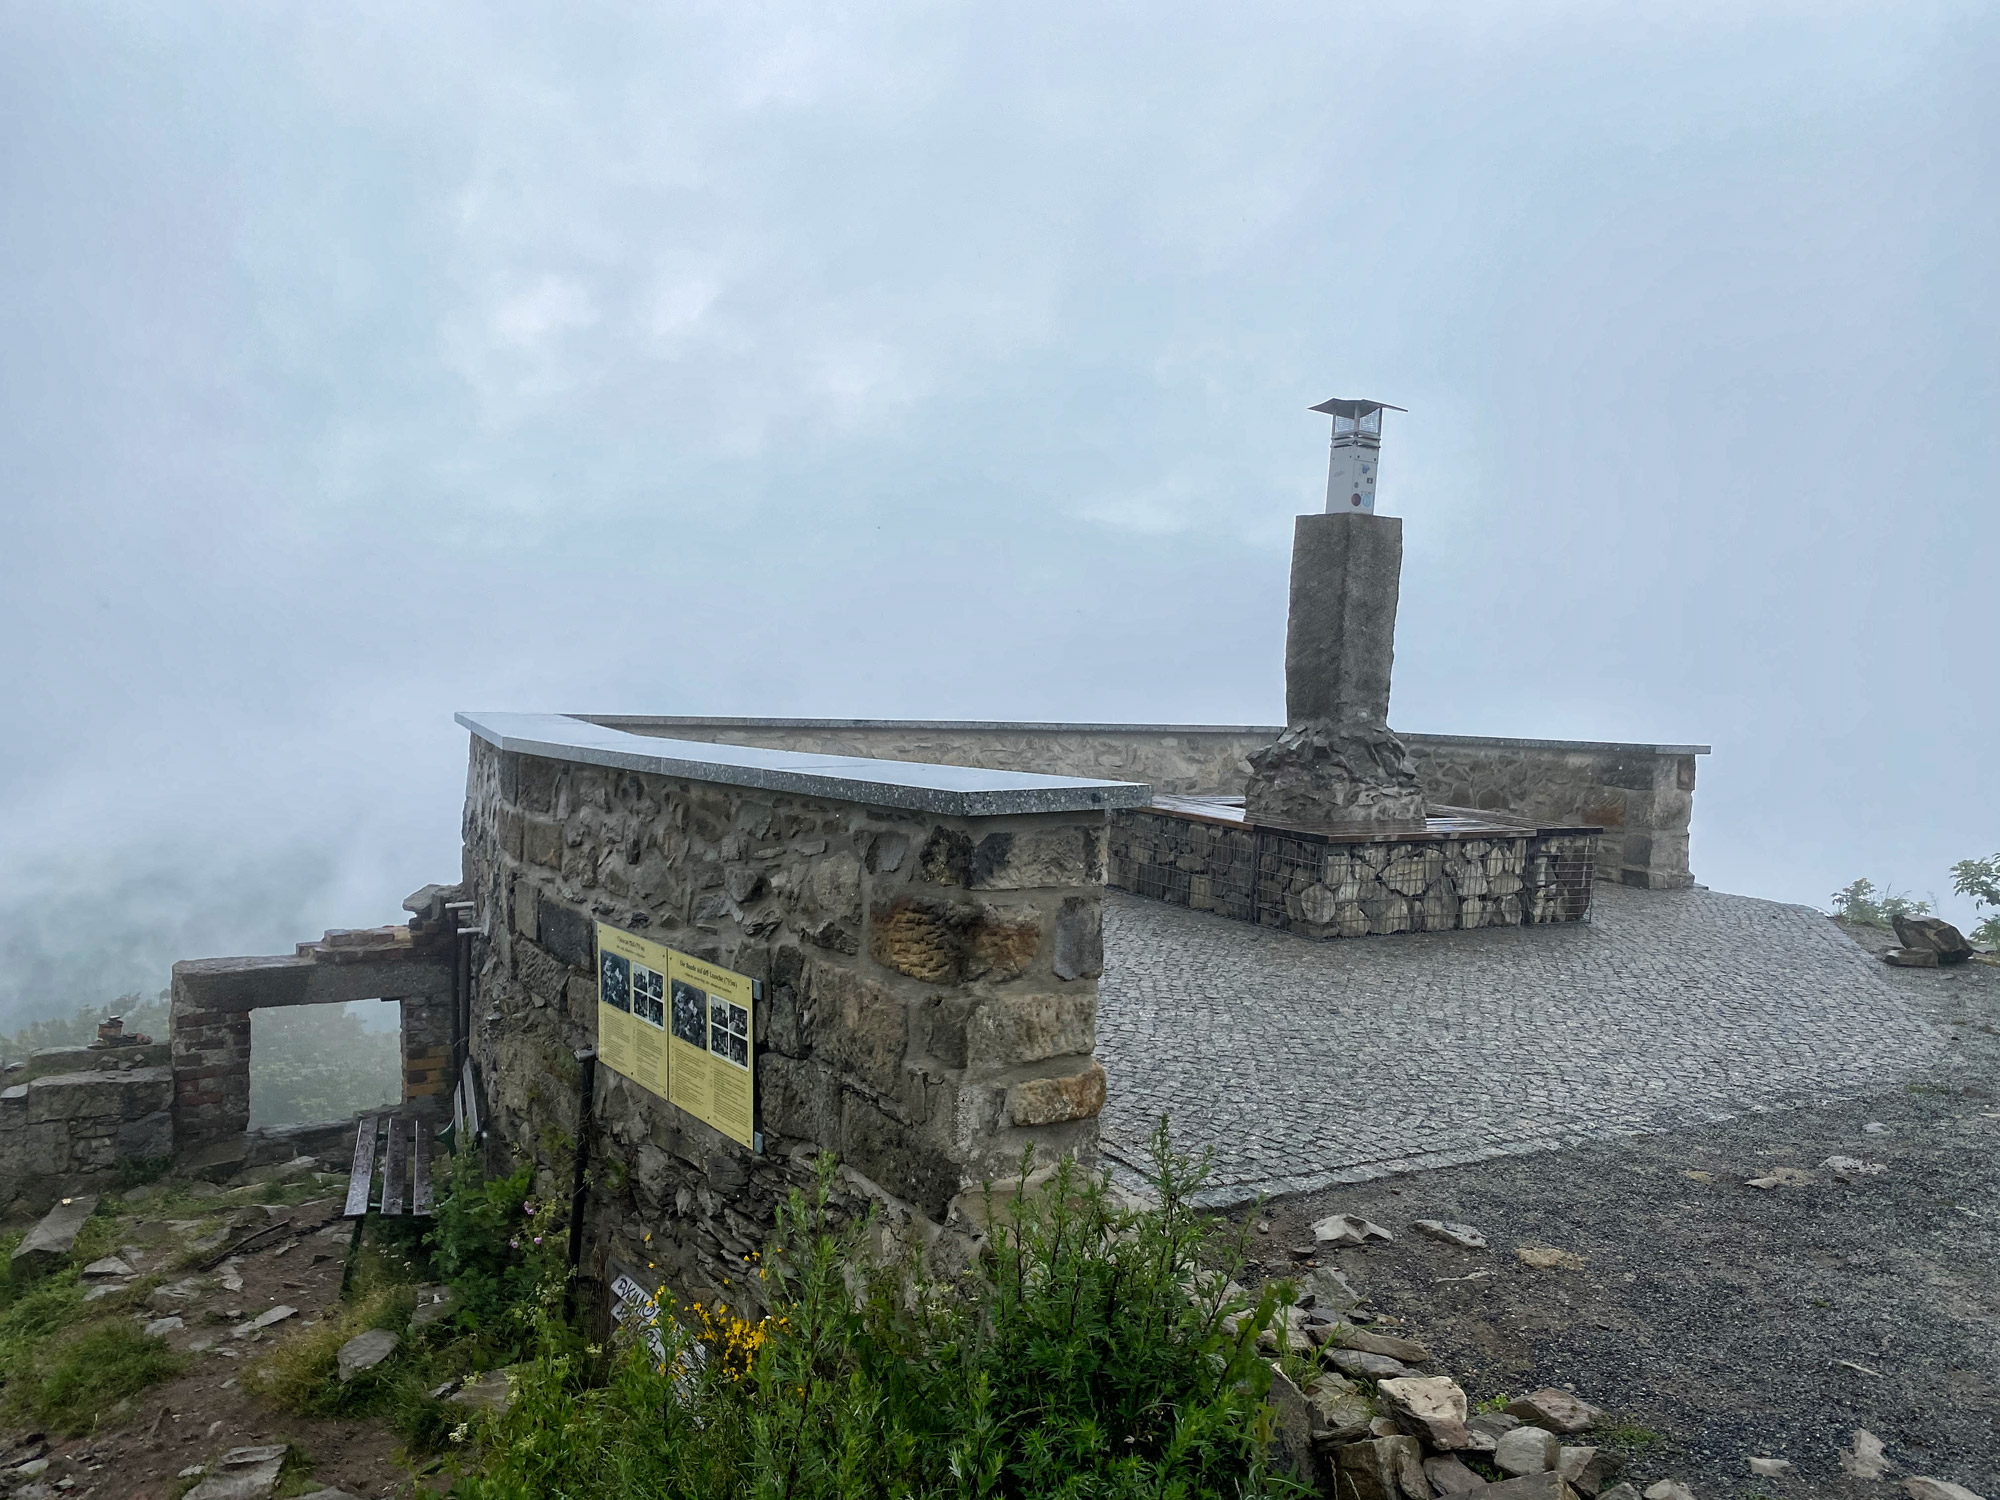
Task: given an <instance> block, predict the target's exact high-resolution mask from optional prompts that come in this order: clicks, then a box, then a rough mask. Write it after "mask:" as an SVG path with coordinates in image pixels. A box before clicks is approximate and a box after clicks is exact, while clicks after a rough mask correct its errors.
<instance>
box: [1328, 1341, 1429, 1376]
mask: <svg viewBox="0 0 2000 1500" xmlns="http://www.w3.org/2000/svg"><path fill="white" fill-rule="evenodd" d="M1326 1359H1327V1363H1328V1364H1330V1365H1332V1366H1333V1367H1334V1368H1335V1369H1336V1370H1338V1371H1340V1373H1341V1374H1343V1375H1358V1376H1360V1377H1362V1378H1363V1379H1365V1380H1404V1379H1414V1378H1415V1377H1416V1375H1417V1372H1416V1371H1415V1370H1412V1369H1411V1368H1410V1367H1409V1366H1408V1365H1406V1364H1404V1363H1403V1362H1402V1361H1401V1360H1396V1359H1391V1358H1389V1356H1388V1355H1386V1354H1368V1353H1365V1352H1363V1351H1362V1350H1360V1349H1335V1350H1334V1351H1333V1352H1332V1353H1330V1354H1329V1355H1327V1357H1326Z"/></svg>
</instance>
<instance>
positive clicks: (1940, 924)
mask: <svg viewBox="0 0 2000 1500" xmlns="http://www.w3.org/2000/svg"><path fill="white" fill-rule="evenodd" d="M1891 920H1892V921H1894V922H1895V924H1896V941H1897V942H1899V943H1901V944H1902V945H1903V946H1904V947H1905V948H1908V949H1914V950H1915V951H1917V952H1923V951H1924V950H1926V949H1928V950H1929V951H1930V952H1932V953H1935V954H1936V955H1937V961H1938V962H1939V963H1941V964H1962V963H1964V962H1965V961H1966V960H1967V959H1968V958H1970V957H1972V944H1970V943H1968V942H1967V941H1966V940H1965V934H1964V933H1962V932H1960V931H1959V930H1958V929H1957V928H1956V927H1954V926H1952V925H1951V923H1949V922H1946V921H1943V920H1941V919H1940V918H1937V917H1895V918H1892V919H1891Z"/></svg>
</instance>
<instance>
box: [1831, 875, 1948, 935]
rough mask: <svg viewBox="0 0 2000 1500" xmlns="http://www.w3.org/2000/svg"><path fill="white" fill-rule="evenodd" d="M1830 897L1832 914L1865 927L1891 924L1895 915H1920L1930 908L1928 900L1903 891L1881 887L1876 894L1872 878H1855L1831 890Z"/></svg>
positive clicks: (1896, 916) (1892, 924)
mask: <svg viewBox="0 0 2000 1500" xmlns="http://www.w3.org/2000/svg"><path fill="white" fill-rule="evenodd" d="M1832 899H1833V914H1834V915H1835V916H1836V917H1839V918H1840V919H1841V920H1842V921H1844V922H1857V923H1860V924H1861V925H1863V926H1866V927H1893V926H1894V925H1895V921H1896V918H1898V917H1921V916H1924V915H1925V914H1927V913H1928V912H1929V911H1930V909H1931V904H1930V903H1929V902H1928V901H1916V900H1912V899H1911V898H1910V896H1909V894H1908V893H1907V892H1898V891H1891V890H1887V889H1885V890H1883V891H1882V892H1881V893H1880V894H1877V892H1876V890H1875V882H1874V881H1872V880H1857V881H1855V882H1854V883H1853V884H1852V885H1849V886H1847V887H1845V888H1844V889H1842V890H1838V891H1835V892H1834V893H1833V898H1832Z"/></svg>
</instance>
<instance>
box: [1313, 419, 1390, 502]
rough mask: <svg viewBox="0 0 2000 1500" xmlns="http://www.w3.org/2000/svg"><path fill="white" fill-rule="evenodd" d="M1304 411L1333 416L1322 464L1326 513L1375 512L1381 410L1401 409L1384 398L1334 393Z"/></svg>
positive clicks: (1380, 440)
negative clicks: (1330, 443)
mask: <svg viewBox="0 0 2000 1500" xmlns="http://www.w3.org/2000/svg"><path fill="white" fill-rule="evenodd" d="M1307 410H1308V411H1323V412H1325V413H1326V414H1327V415H1328V416H1330V417H1332V418H1333V447H1332V451H1331V452H1330V453H1329V454H1328V456H1327V464H1326V509H1327V513H1328V514H1329V515H1340V514H1344V513H1346V512H1349V511H1359V512H1360V513H1361V514H1363V515H1370V516H1372V515H1374V514H1375V476H1376V473H1377V471H1378V470H1379V469H1380V468H1381V467H1382V464H1381V454H1382V413H1383V412H1385V411H1402V410H1403V408H1402V407H1400V406H1391V405H1389V403H1388V402H1386V401H1369V400H1367V399H1365V398H1361V397H1348V396H1336V397H1335V398H1334V399H1333V400H1331V401H1322V402H1320V404H1319V405H1318V406H1312V407H1308V408H1307Z"/></svg>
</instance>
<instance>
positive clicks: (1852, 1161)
mask: <svg viewBox="0 0 2000 1500" xmlns="http://www.w3.org/2000/svg"><path fill="white" fill-rule="evenodd" d="M1820 1165H1821V1166H1822V1167H1825V1168H1826V1169H1827V1171H1829V1172H1831V1173H1833V1175H1834V1176H1835V1177H1838V1178H1839V1179H1840V1180H1841V1181H1842V1182H1852V1181H1853V1180H1854V1179H1855V1178H1857V1177H1879V1176H1881V1175H1882V1174H1883V1173H1884V1172H1886V1171H1888V1170H1889V1169H1888V1168H1887V1167H1885V1166H1884V1165H1882V1163H1881V1162H1879V1161H1863V1160H1862V1159H1861V1158H1860V1157H1858V1156H1829V1157H1828V1158H1827V1159H1826V1160H1825V1161H1823V1162H1821V1163H1820Z"/></svg>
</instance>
